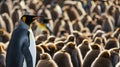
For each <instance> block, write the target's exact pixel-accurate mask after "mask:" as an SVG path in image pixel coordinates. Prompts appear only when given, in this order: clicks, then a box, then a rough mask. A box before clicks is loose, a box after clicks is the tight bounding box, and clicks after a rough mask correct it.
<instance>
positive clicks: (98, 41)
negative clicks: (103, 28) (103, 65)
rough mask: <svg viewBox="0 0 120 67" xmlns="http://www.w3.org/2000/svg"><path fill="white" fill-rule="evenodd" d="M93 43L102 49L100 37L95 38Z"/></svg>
mask: <svg viewBox="0 0 120 67" xmlns="http://www.w3.org/2000/svg"><path fill="white" fill-rule="evenodd" d="M93 43H96V44H99V45H100V47H101V49H102V50H103V49H104V44H103V39H102V37H96V38H95V40H94V41H93Z"/></svg>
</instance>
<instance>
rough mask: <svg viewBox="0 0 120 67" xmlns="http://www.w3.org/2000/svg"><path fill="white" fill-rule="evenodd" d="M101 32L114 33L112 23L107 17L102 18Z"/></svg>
mask: <svg viewBox="0 0 120 67" xmlns="http://www.w3.org/2000/svg"><path fill="white" fill-rule="evenodd" d="M102 18H103V19H102V30H103V31H104V32H106V33H108V32H113V31H114V22H112V21H111V20H110V18H109V16H107V17H106V16H102Z"/></svg>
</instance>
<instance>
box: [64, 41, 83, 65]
mask: <svg viewBox="0 0 120 67" xmlns="http://www.w3.org/2000/svg"><path fill="white" fill-rule="evenodd" d="M62 50H65V51H66V52H68V53H69V54H70V56H71V61H72V63H73V67H81V66H82V56H81V53H80V50H79V48H78V47H77V46H76V44H75V43H73V42H68V43H67V44H66V45H65V46H64V47H63V48H62Z"/></svg>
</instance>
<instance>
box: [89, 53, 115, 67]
mask: <svg viewBox="0 0 120 67" xmlns="http://www.w3.org/2000/svg"><path fill="white" fill-rule="evenodd" d="M91 67H113V66H112V63H111V61H110V53H109V52H108V51H103V52H102V53H100V54H99V56H98V57H97V58H96V59H95V60H94V62H93V63H92V65H91Z"/></svg>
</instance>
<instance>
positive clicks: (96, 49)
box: [82, 44, 101, 67]
mask: <svg viewBox="0 0 120 67" xmlns="http://www.w3.org/2000/svg"><path fill="white" fill-rule="evenodd" d="M100 52H101V50H100V46H99V45H98V44H92V45H90V51H88V52H87V54H86V56H85V57H84V60H83V66H82V67H91V64H92V63H93V61H94V60H95V59H96V58H97V57H98V55H99V53H100Z"/></svg>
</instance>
